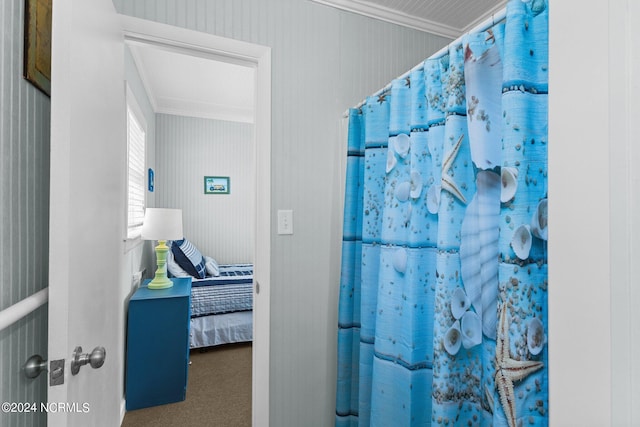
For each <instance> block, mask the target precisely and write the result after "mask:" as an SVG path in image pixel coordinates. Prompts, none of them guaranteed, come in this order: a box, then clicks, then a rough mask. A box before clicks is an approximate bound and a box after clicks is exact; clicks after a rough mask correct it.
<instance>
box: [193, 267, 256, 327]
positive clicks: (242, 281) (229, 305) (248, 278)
mask: <svg viewBox="0 0 640 427" xmlns="http://www.w3.org/2000/svg"><path fill="white" fill-rule="evenodd" d="M219 269H220V276H217V277H207V278H206V279H193V281H192V284H191V317H202V316H208V315H211V314H223V313H234V312H239V311H249V310H252V309H253V264H226V265H224V264H223V265H220V267H219Z"/></svg>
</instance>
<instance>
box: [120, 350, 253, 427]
mask: <svg viewBox="0 0 640 427" xmlns="http://www.w3.org/2000/svg"><path fill="white" fill-rule="evenodd" d="M147 426H153V427H176V426H179V427H192V426H193V427H195V426H198V427H248V426H251V343H243V344H229V345H224V346H220V347H210V348H208V349H207V351H206V352H201V351H200V350H192V351H191V366H189V379H188V382H187V398H186V400H185V401H184V402H178V403H171V404H168V405H160V406H154V407H151V408H144V409H138V410H135V411H129V412H127V413H126V415H125V417H124V421H123V422H122V427H147Z"/></svg>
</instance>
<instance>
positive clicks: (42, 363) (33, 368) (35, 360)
mask: <svg viewBox="0 0 640 427" xmlns="http://www.w3.org/2000/svg"><path fill="white" fill-rule="evenodd" d="M46 370H47V361H46V360H44V359H43V358H42V356H40V355H39V354H34V355H33V356H31V357H30V358H28V359H27V361H26V363H25V364H24V374H25V375H26V377H27V378H32V379H33V378H36V377H37V376H38V375H40V372H42V371H46Z"/></svg>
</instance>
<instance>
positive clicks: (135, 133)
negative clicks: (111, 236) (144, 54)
mask: <svg viewBox="0 0 640 427" xmlns="http://www.w3.org/2000/svg"><path fill="white" fill-rule="evenodd" d="M127 147H128V148H127V163H128V166H127V194H128V196H127V240H132V239H137V238H139V237H140V230H141V229H142V222H143V220H144V208H145V186H144V184H145V148H146V122H145V120H144V116H143V115H142V112H141V110H140V108H139V107H138V104H137V102H136V101H135V98H134V96H133V93H132V92H131V90H130V89H129V88H128V87H127Z"/></svg>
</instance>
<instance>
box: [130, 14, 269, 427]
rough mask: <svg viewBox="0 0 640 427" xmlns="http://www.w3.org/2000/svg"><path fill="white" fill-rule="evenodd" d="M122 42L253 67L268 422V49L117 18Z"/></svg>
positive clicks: (258, 296) (259, 421)
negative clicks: (121, 30)
mask: <svg viewBox="0 0 640 427" xmlns="http://www.w3.org/2000/svg"><path fill="white" fill-rule="evenodd" d="M120 18H121V22H122V29H123V33H124V39H125V41H126V43H133V44H135V43H140V44H145V45H153V46H155V47H159V48H162V49H166V50H171V51H177V52H180V53H183V54H187V55H192V56H198V57H202V58H205V59H212V60H217V61H223V62H228V63H232V64H236V65H243V66H249V67H253V68H255V70H256V72H255V76H256V77H255V78H256V85H255V87H256V93H255V125H254V150H255V152H254V159H255V160H254V161H255V179H256V183H255V184H256V185H255V211H256V212H255V213H256V215H255V223H254V227H255V229H254V238H255V241H254V245H255V246H254V307H253V351H252V354H253V355H252V425H253V426H254V427H257V426H261V425H264V426H267V425H268V424H269V352H270V344H269V342H270V334H269V331H270V293H271V292H270V288H271V287H270V277H271V48H269V47H267V46H261V45H256V44H252V43H247V42H243V41H239V40H234V39H229V38H224V37H219V36H215V35H212V34H208V33H202V32H198V31H193V30H188V29H184V28H180V27H174V26H171V25H167V24H161V23H158V22H154V21H149V20H144V19H139V18H134V17H131V16H127V15H120Z"/></svg>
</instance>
